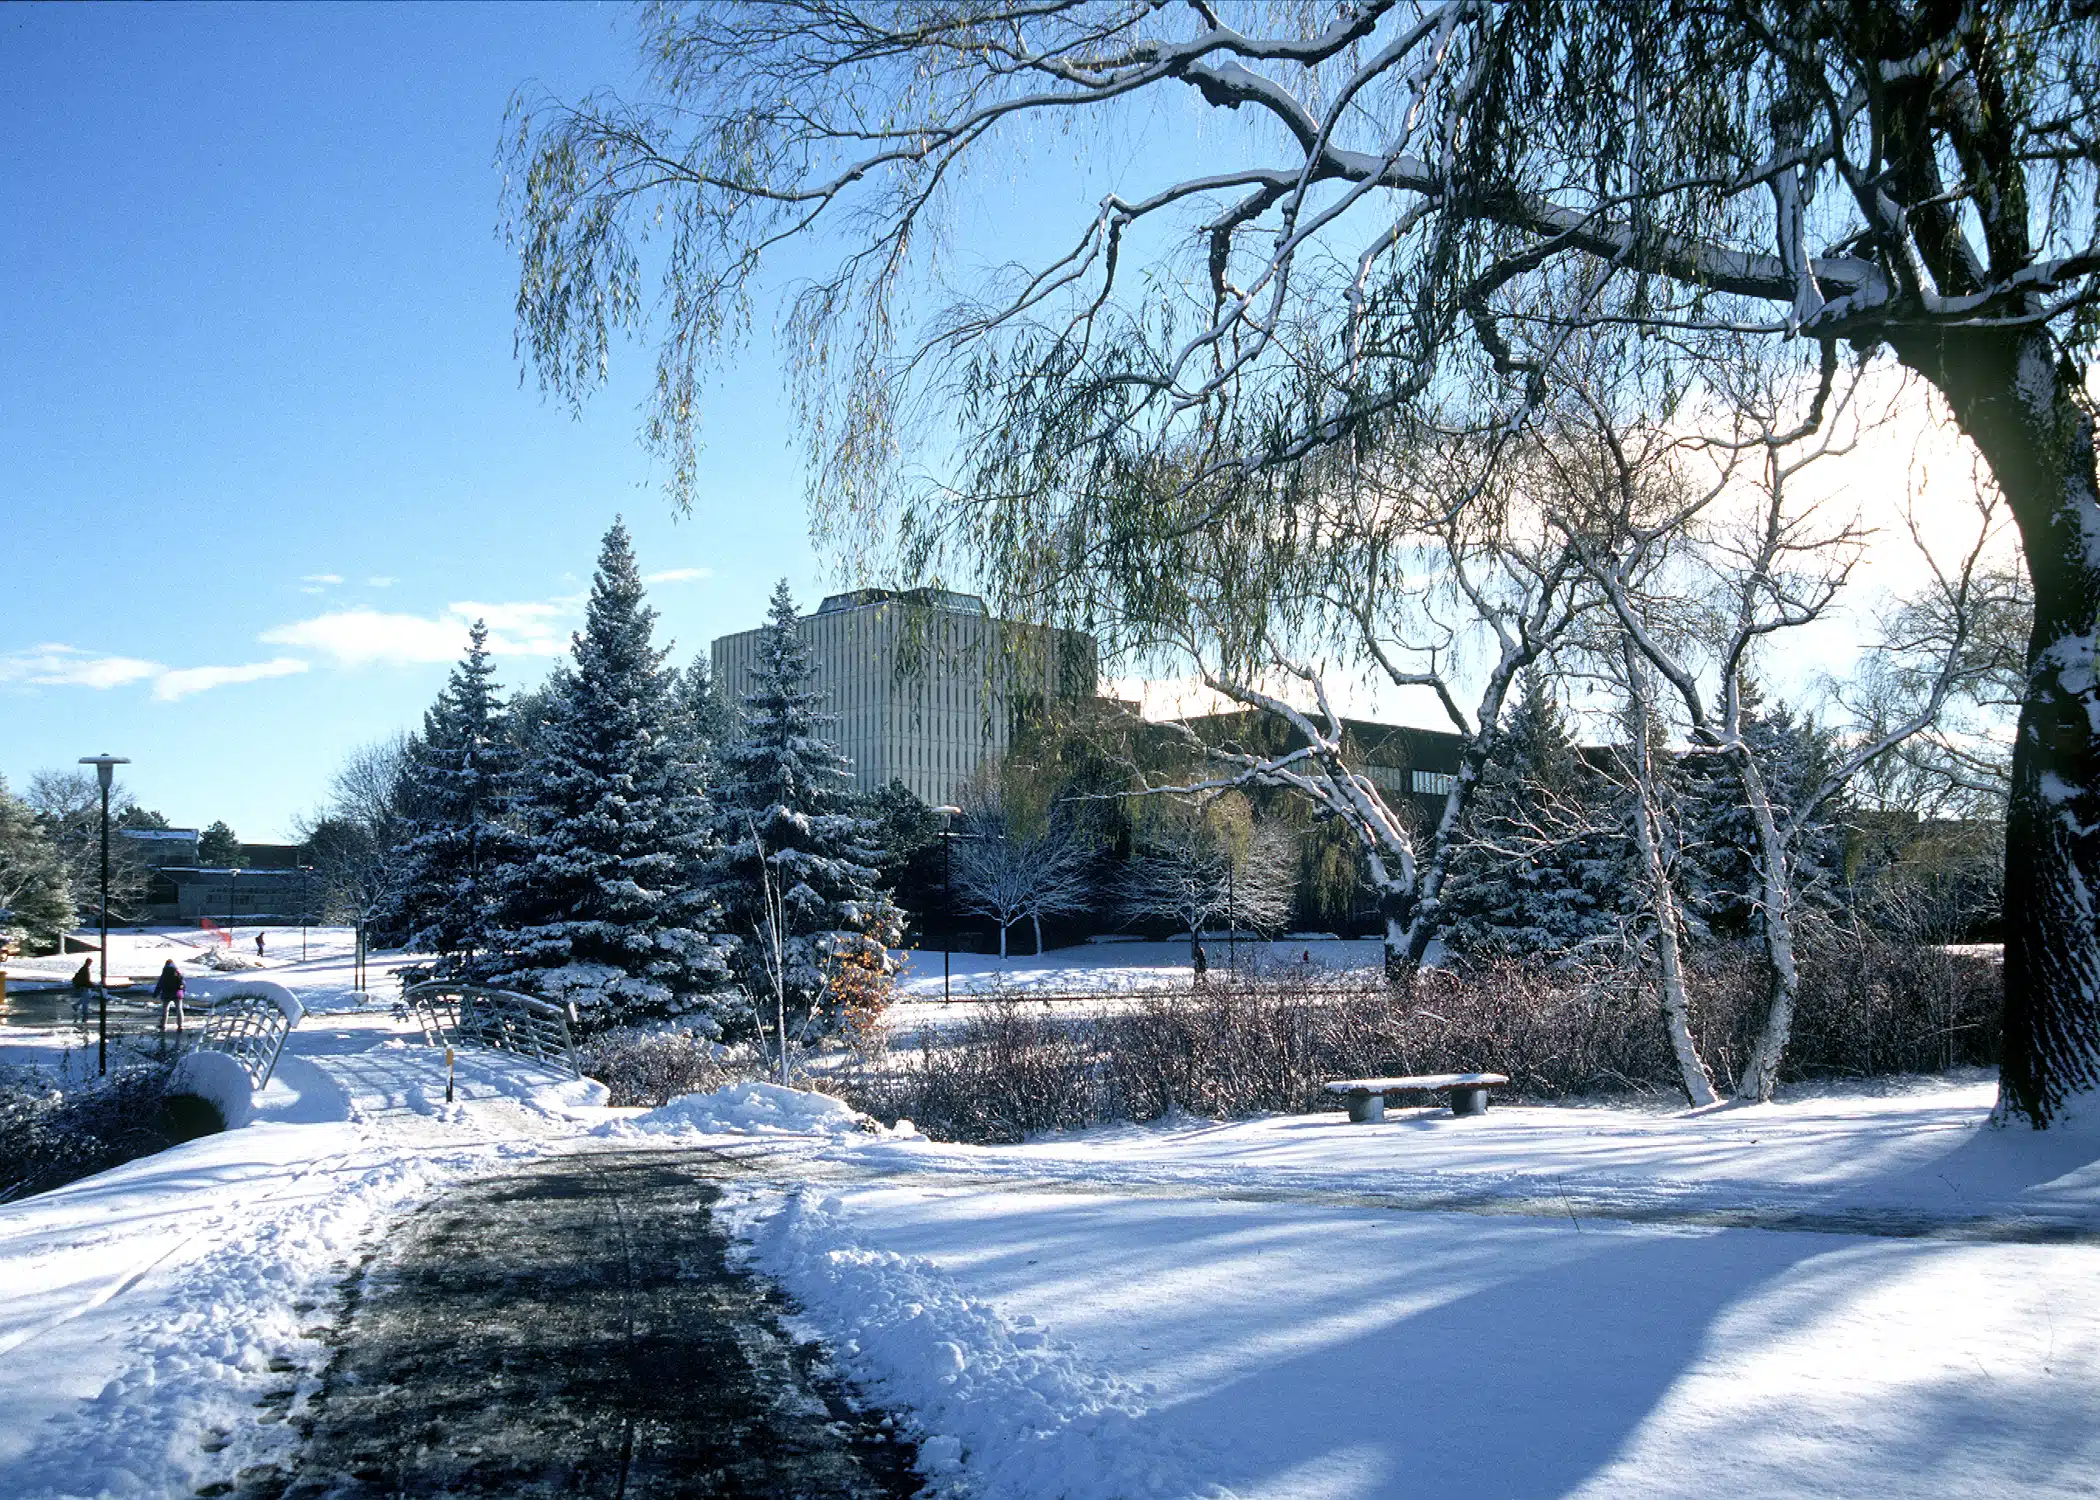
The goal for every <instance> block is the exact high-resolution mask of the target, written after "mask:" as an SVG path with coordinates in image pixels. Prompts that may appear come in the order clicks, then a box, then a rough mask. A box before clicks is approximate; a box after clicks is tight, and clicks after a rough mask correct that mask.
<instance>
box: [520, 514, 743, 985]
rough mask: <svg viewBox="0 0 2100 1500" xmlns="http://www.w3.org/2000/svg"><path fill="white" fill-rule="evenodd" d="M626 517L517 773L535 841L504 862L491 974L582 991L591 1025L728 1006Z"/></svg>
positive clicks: (689, 786)
mask: <svg viewBox="0 0 2100 1500" xmlns="http://www.w3.org/2000/svg"><path fill="white" fill-rule="evenodd" d="M655 624H656V611H655V610H653V609H650V608H649V607H648V605H647V604H646V603H645V602H644V599H643V588H642V576H641V570H640V569H639V568H638V567H637V566H636V565H635V559H634V549H633V547H632V545H631V544H630V543H629V540H628V535H627V528H626V527H625V526H624V525H622V524H621V523H620V522H618V521H615V522H614V523H613V527H612V529H611V530H610V531H608V532H607V533H606V534H605V542H604V546H603V547H602V549H601V550H600V552H599V554H598V568H597V572H596V574H595V575H594V576H593V577H592V580H591V598H590V604H589V606H588V608H587V609H586V611H585V616H584V628H583V630H582V631H581V632H580V633H578V634H577V635H575V636H573V637H572V638H571V641H572V657H573V662H572V664H571V665H570V666H569V667H568V668H566V669H565V670H563V671H560V672H558V673H557V674H556V676H555V678H554V680H553V682H552V684H551V685H550V691H549V692H548V694H547V698H546V705H545V707H546V716H545V718H544V719H543V721H542V722H541V724H540V726H539V729H538V733H537V743H538V746H539V752H538V754H537V755H536V756H535V758H534V759H533V761H532V763H531V764H530V765H529V766H528V767H527V768H526V771H525V773H524V775H523V776H522V777H521V778H520V794H519V803H520V810H521V812H522V814H523V819H522V821H523V827H524V833H525V836H526V839H527V841H528V844H529V848H528V850H527V851H526V854H525V857H524V858H522V859H520V860H518V861H517V862H516V863H514V864H512V865H510V866H509V867H508V868H507V869H506V870H505V872H504V889H503V901H502V931H501V932H500V934H499V937H500V941H501V946H502V957H501V959H500V961H498V962H497V963H496V964H495V965H493V966H492V967H494V968H495V972H494V973H493V974H492V976H491V977H492V978H493V980H494V982H496V983H498V984H501V985H504V986H506V987H508V988H515V989H521V990H526V991H529V992H531V993H534V994H539V995H545V996H547V997H549V998H550V999H559V1000H565V1001H570V1002H573V1003H574V1004H575V1005H576V1006H577V1007H578V1009H579V1011H580V1012H583V1013H584V1019H585V1024H586V1025H604V1024H609V1023H612V1022H617V1021H626V1020H634V1019H640V1018H645V1017H665V1016H683V1017H689V1018H692V1019H704V1020H708V1021H711V1022H714V1023H715V1024H719V1018H720V1016H721V1014H722V1012H724V1011H725V1010H728V1009H730V1008H731V1007H730V1005H729V996H728V995H727V994H726V993H725V991H726V986H727V983H728V978H729V968H728V962H727V959H726V956H725V953H724V945H723V944H722V943H720V942H719V941H718V939H717V937H716V933H717V930H718V929H717V925H716V920H715V909H714V904H713V902H712V901H711V900H710V899H709V898H708V895H707V892H706V890H705V888H704V885H703V883H702V875H703V872H704V870H705V867H706V862H707V853H708V846H707V834H706V820H707V803H706V799H705V797H704V795H703V789H702V784H701V780H700V771H699V767H698V766H697V765H696V764H695V763H694V761H693V759H692V758H691V756H690V754H689V753H688V749H687V744H686V738H685V736H684V735H683V734H682V733H681V732H680V724H679V719H680V709H679V706H678V702H677V682H676V675H675V674H674V673H671V672H668V671H666V670H665V668H664V659H665V657H666V656H667V655H668V654H669V653H668V651H665V650H659V649H658V648H657V647H656V646H655V645H654V644H653V642H652V639H651V637H652V634H653V631H654V628H655Z"/></svg>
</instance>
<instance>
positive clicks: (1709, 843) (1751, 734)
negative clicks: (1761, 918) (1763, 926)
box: [1679, 681, 1845, 940]
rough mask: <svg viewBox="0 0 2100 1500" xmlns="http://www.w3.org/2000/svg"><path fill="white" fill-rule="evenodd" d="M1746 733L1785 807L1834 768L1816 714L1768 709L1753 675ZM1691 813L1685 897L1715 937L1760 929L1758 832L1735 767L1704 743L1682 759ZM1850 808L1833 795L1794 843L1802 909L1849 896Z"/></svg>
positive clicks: (1791, 855) (1776, 804)
mask: <svg viewBox="0 0 2100 1500" xmlns="http://www.w3.org/2000/svg"><path fill="white" fill-rule="evenodd" d="M1742 694H1743V739H1744V740H1745V741H1746V742H1747V743H1748V744H1749V746H1750V753H1751V754H1752V755H1753V756H1755V757H1756V760H1757V767H1758V770H1759V771H1760V772H1761V773H1762V774H1763V776H1764V779H1765V786H1766V788H1767V789H1768V791H1769V793H1770V795H1771V799H1772V806H1773V808H1774V810H1775V811H1777V812H1779V813H1780V814H1781V815H1784V814H1786V813H1788V812H1791V811H1792V810H1793V809H1794V808H1796V807H1798V806H1800V804H1801V802H1802V799H1803V798H1805V797H1806V796H1807V795H1808V794H1809V793H1810V792H1811V791H1813V790H1814V789H1815V788H1816V787H1817V786H1819V785H1820V784H1821V783H1822V781H1823V778H1824V777H1825V776H1827V775H1828V774H1829V771H1830V764H1831V760H1832V744H1831V737H1830V734H1829V732H1828V731H1826V730H1824V729H1821V728H1819V727H1818V726H1817V725H1816V722H1815V721H1814V720H1813V719H1809V718H1805V717H1803V718H1797V717H1796V716H1795V715H1794V713H1793V711H1792V710H1791V709H1789V708H1788V707H1787V706H1786V705H1785V704H1784V703H1781V704H1779V705H1777V706H1776V707H1772V708H1767V707H1766V706H1765V703H1764V695H1763V694H1762V693H1761V692H1760V691H1759V690H1758V688H1757V685H1756V684H1755V683H1753V682H1748V681H1746V682H1745V683H1744V684H1743V687H1742ZM1679 774H1680V777H1681V783H1682V785H1683V787H1684V812H1683V817H1684V822H1685V826H1686V829H1687V832H1688V833H1689V835H1690V838H1689V843H1690V845H1691V849H1690V854H1689V857H1688V858H1687V859H1686V861H1685V885H1686V890H1685V900H1686V905H1687V906H1688V908H1689V909H1690V912H1691V913H1692V914H1693V915H1694V916H1695V917H1696V918H1697V919H1698V920H1699V921H1700V922H1701V923H1702V924H1703V925H1704V926H1705V927H1706V928H1707V929H1708V930H1709V931H1711V932H1712V933H1713V935H1714V936H1716V937H1721V938H1728V939H1734V940H1741V939H1745V938H1749V937H1753V936H1755V935H1756V934H1757V932H1758V930H1759V928H1758V916H1757V913H1758V906H1757V890H1758V886H1759V879H1758V875H1757V832H1756V829H1755V828H1754V827H1752V825H1751V820H1750V817H1751V815H1750V809H1749V807H1748V805H1747V804H1746V802H1745V800H1744V797H1743V789H1742V785H1741V783H1740V782H1739V781H1738V780H1737V777H1736V773H1735V770H1734V768H1733V767H1731V766H1729V765H1728V764H1727V763H1726V762H1724V761H1720V760H1717V759H1716V758H1715V757H1713V756H1707V755H1700V754H1697V753H1696V752H1695V753H1693V754H1690V755H1687V756H1686V757H1684V760H1683V763H1682V765H1681V767H1680V768H1679ZM1843 818H1844V811H1843V809H1842V807H1841V806H1840V805H1839V803H1838V800H1837V799H1835V798H1833V799H1832V800H1831V801H1829V802H1826V803H1825V804H1824V805H1823V806H1822V807H1821V808H1820V809H1818V810H1817V813H1816V816H1815V817H1814V818H1813V819H1812V820H1811V821H1810V822H1809V823H1808V824H1807V826H1805V827H1804V828H1803V829H1802V830H1801V833H1800V835H1799V836H1798V837H1797V838H1796V839H1795V840H1794V842H1793V843H1792V845H1791V846H1790V847H1789V849H1788V851H1787V853H1788V861H1789V863H1790V865H1791V866H1792V875H1793V889H1794V900H1795V903H1796V905H1797V906H1798V907H1799V908H1800V909H1801V910H1803V911H1818V910H1820V911H1825V912H1828V911H1831V910H1834V909H1835V908H1837V907H1838V906H1839V905H1840V904H1841V903H1842V901H1843V894H1844V893H1843V886H1844V865H1845V837H1844V826H1843Z"/></svg>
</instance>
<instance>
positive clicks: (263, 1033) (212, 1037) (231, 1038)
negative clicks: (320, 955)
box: [193, 994, 299, 1089]
mask: <svg viewBox="0 0 2100 1500" xmlns="http://www.w3.org/2000/svg"><path fill="white" fill-rule="evenodd" d="M202 1008H203V1010H204V1012H205V1014H204V1025H203V1028H202V1030H201V1031H200V1032H199V1033H198V1036H197V1040H196V1042H195V1043H194V1044H193V1046H194V1050H197V1051H200V1052H223V1053H225V1054H226V1055H227V1056H229V1057H231V1058H232V1059H233V1060H234V1061H235V1062H237V1063H239V1064H240V1065H241V1071H243V1072H244V1073H246V1074H247V1075H248V1081H249V1082H250V1083H251V1084H253V1085H254V1086H255V1087H256V1088H258V1089H259V1088H261V1087H262V1086H263V1085H264V1084H266V1083H268V1082H269V1081H270V1075H271V1074H272V1073H274V1072H275V1071H276V1070H277V1059H278V1057H279V1056H280V1055H281V1054H282V1053H283V1051H284V1043H285V1039H286V1038H287V1037H289V1036H290V1035H291V1034H292V1028H293V1027H294V1026H296V1025H298V1024H299V1012H298V1010H297V1008H296V1007H288V1006H286V1005H284V1004H283V1003H281V1002H280V1001H279V1000H278V999H277V998H276V997H275V996H272V995H242V994H233V995H228V996H226V997H225V998H224V999H220V1000H212V1001H208V1002H207V1003H206V1004H205V1006H204V1007H202Z"/></svg>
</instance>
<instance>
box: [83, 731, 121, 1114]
mask: <svg viewBox="0 0 2100 1500" xmlns="http://www.w3.org/2000/svg"><path fill="white" fill-rule="evenodd" d="M80 763H81V764H82V765H84V766H93V767H94V768H95V782H96V784H97V785H98V786H100V787H101V788H102V900H101V901H100V902H99V903H98V905H97V915H99V916H100V917H101V919H102V982H101V983H100V984H98V985H96V986H95V993H96V1006H95V1009H96V1023H95V1024H96V1037H95V1068H96V1072H97V1073H98V1075H100V1076H102V1077H107V1076H108V1075H109V788H110V784H111V783H112V782H114V781H115V780H116V779H117V767H118V766H128V765H130V764H131V757H130V756H128V755H111V754H110V753H109V752H108V751H107V750H105V751H103V752H102V753H101V754H100V755H83V756H81V757H80Z"/></svg>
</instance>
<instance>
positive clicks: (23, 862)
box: [0, 777, 73, 953]
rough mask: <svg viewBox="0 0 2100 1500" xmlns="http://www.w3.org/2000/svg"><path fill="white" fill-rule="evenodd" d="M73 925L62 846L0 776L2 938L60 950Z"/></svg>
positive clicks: (35, 947) (30, 947)
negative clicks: (60, 940) (61, 854)
mask: <svg viewBox="0 0 2100 1500" xmlns="http://www.w3.org/2000/svg"><path fill="white" fill-rule="evenodd" d="M72 925H73V896H72V891H71V889H70V888H69V886H68V883H67V880H66V867H65V861H64V860H63V859H62V858H61V856H60V854H59V849H58V845H57V844H55V843H54V842H53V841H52V839H51V837H50V835H49V834H47V833H46V832H45V831H44V829H43V827H42V826H41V825H40V824H39V823H38V821H37V817H36V814H35V812H34V811H33V810H32V809H31V808H30V806H29V804H28V803H26V802H24V801H22V799H21V798H19V797H17V796H16V795H15V794H14V793H13V792H11V791H9V790H8V787H7V779H6V778H5V777H0V940H4V941H6V942H9V943H19V944H21V945H22V946H23V947H25V948H27V949H28V950H29V951H30V952H32V953H41V952H45V951H48V950H51V949H55V948H57V947H58V945H59V939H60V938H61V937H62V936H64V934H65V931H66V929H67V928H69V927H71V926H72Z"/></svg>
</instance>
